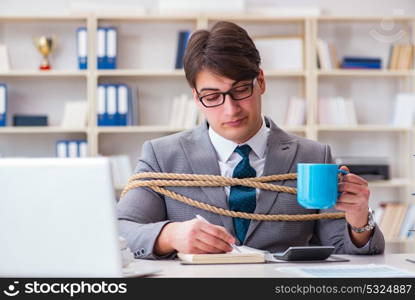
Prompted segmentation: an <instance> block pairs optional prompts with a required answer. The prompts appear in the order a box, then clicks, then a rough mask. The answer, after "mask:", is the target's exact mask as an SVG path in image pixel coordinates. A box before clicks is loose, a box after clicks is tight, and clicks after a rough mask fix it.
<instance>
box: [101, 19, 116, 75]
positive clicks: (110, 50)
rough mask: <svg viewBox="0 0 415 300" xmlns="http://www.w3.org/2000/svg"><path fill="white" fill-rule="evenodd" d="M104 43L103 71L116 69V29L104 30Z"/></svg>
mask: <svg viewBox="0 0 415 300" xmlns="http://www.w3.org/2000/svg"><path fill="white" fill-rule="evenodd" d="M105 35H106V38H105V41H106V47H105V50H106V53H105V54H106V55H105V59H104V60H105V64H104V66H105V67H104V68H105V69H116V68H117V28H115V27H107V28H105Z"/></svg>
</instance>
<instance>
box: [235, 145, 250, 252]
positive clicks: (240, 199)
mask: <svg viewBox="0 0 415 300" xmlns="http://www.w3.org/2000/svg"><path fill="white" fill-rule="evenodd" d="M235 152H236V153H238V154H239V155H240V156H241V157H242V160H241V161H240V162H239V163H238V165H237V166H236V167H235V170H234V171H233V175H232V176H233V177H234V178H248V177H255V176H256V171H255V169H254V168H252V166H251V165H250V164H249V152H251V147H250V146H248V145H243V146H238V147H236V149H235ZM255 206H256V191H255V188H251V187H246V186H240V185H235V186H232V187H231V191H230V193H229V208H230V209H231V210H234V211H241V212H246V213H253V212H254V210H255ZM249 223H250V220H248V219H241V218H233V226H234V228H235V233H236V237H237V238H238V240H239V242H240V243H241V244H242V243H243V241H244V240H245V236H246V232H247V230H248V227H249Z"/></svg>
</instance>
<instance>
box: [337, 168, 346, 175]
mask: <svg viewBox="0 0 415 300" xmlns="http://www.w3.org/2000/svg"><path fill="white" fill-rule="evenodd" d="M337 172H339V173H342V174H343V175H347V174H349V171H346V170H342V169H338V170H337Z"/></svg>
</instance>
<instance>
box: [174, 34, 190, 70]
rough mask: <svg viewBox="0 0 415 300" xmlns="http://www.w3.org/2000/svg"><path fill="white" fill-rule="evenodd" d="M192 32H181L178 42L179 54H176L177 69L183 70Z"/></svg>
mask: <svg viewBox="0 0 415 300" xmlns="http://www.w3.org/2000/svg"><path fill="white" fill-rule="evenodd" d="M189 37H190V31H188V30H181V31H179V35H178V41H177V52H176V64H175V68H176V69H182V68H183V58H184V53H185V51H186V47H187V43H188V41H189Z"/></svg>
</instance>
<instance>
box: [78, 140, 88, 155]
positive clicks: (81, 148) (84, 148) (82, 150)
mask: <svg viewBox="0 0 415 300" xmlns="http://www.w3.org/2000/svg"><path fill="white" fill-rule="evenodd" d="M78 153H79V157H87V156H88V145H87V143H86V140H80V141H78Z"/></svg>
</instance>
